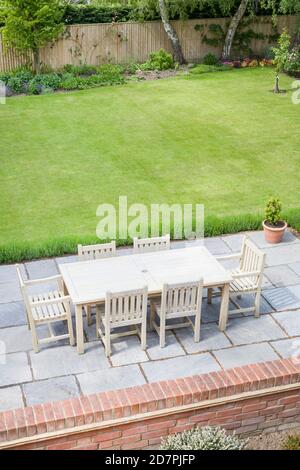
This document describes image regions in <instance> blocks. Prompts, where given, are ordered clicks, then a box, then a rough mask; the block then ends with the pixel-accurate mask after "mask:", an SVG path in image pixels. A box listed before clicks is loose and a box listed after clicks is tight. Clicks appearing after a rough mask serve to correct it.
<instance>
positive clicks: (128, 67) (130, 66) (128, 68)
mask: <svg viewBox="0 0 300 470" xmlns="http://www.w3.org/2000/svg"><path fill="white" fill-rule="evenodd" d="M138 70H140V64H137V63H135V62H132V63H131V64H128V65H126V67H125V72H127V73H130V74H131V75H134V74H135V72H137V71H138Z"/></svg>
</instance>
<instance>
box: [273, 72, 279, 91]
mask: <svg viewBox="0 0 300 470" xmlns="http://www.w3.org/2000/svg"><path fill="white" fill-rule="evenodd" d="M274 93H280V88H279V75H276V77H275V88H274Z"/></svg>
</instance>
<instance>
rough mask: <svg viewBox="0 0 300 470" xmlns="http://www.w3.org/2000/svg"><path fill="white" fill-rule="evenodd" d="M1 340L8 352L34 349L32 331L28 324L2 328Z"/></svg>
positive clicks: (0, 329) (0, 330)
mask: <svg viewBox="0 0 300 470" xmlns="http://www.w3.org/2000/svg"><path fill="white" fill-rule="evenodd" d="M0 341H2V342H3V343H4V344H5V348H6V353H14V352H20V351H29V350H31V349H32V341H31V332H30V331H29V330H28V327H27V325H22V326H12V327H10V328H0Z"/></svg>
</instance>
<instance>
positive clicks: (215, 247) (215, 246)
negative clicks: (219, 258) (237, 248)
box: [204, 237, 231, 255]
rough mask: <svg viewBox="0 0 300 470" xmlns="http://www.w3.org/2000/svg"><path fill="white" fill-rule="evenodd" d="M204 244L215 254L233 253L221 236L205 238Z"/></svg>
mask: <svg viewBox="0 0 300 470" xmlns="http://www.w3.org/2000/svg"><path fill="white" fill-rule="evenodd" d="M204 246H205V247H206V248H207V249H208V251H210V252H211V253H212V254H213V255H223V254H230V253H231V250H230V248H229V247H228V245H226V243H225V242H224V241H223V240H222V238H219V237H214V238H205V239H204Z"/></svg>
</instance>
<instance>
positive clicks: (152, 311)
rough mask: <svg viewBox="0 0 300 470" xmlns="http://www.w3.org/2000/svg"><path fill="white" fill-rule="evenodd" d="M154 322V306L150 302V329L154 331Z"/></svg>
mask: <svg viewBox="0 0 300 470" xmlns="http://www.w3.org/2000/svg"><path fill="white" fill-rule="evenodd" d="M154 320H155V306H154V303H153V302H150V328H151V330H152V331H154V329H155V328H154Z"/></svg>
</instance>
